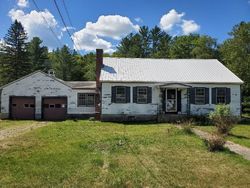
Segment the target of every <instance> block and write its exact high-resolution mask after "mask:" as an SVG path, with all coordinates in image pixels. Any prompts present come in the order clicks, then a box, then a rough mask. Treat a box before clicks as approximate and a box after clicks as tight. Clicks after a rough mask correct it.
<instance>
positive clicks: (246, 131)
mask: <svg viewBox="0 0 250 188" xmlns="http://www.w3.org/2000/svg"><path fill="white" fill-rule="evenodd" d="M197 128H199V129H201V130H204V131H207V132H210V133H212V132H215V131H216V127H214V126H198V127H197ZM226 139H227V140H230V141H232V142H235V143H237V144H240V145H242V146H246V147H249V148H250V125H236V126H235V127H234V128H233V129H232V130H231V132H230V133H229V135H228V136H227V137H226Z"/></svg>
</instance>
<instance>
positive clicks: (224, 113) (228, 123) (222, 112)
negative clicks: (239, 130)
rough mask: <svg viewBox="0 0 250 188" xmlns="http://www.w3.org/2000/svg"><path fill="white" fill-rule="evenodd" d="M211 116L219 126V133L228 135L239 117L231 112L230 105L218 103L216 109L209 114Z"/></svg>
mask: <svg viewBox="0 0 250 188" xmlns="http://www.w3.org/2000/svg"><path fill="white" fill-rule="evenodd" d="M209 118H210V119H211V121H212V122H213V123H214V124H215V126H216V127H217V131H218V133H219V134H224V135H228V133H229V132H230V130H231V129H232V128H233V126H234V124H235V123H236V121H237V118H236V117H234V116H233V115H232V114H231V112H230V107H229V106H228V105H224V104H219V105H216V107H215V110H214V111H213V112H211V113H210V114H209Z"/></svg>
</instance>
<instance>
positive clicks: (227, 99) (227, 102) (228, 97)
mask: <svg viewBox="0 0 250 188" xmlns="http://www.w3.org/2000/svg"><path fill="white" fill-rule="evenodd" d="M230 103H231V90H230V88H226V104H230Z"/></svg>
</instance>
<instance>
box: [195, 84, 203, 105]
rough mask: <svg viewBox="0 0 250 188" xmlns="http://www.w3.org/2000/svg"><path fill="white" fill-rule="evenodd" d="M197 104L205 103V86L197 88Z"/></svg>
mask: <svg viewBox="0 0 250 188" xmlns="http://www.w3.org/2000/svg"><path fill="white" fill-rule="evenodd" d="M195 104H205V88H199V87H197V88H195Z"/></svg>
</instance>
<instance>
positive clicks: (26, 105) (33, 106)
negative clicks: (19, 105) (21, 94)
mask: <svg viewBox="0 0 250 188" xmlns="http://www.w3.org/2000/svg"><path fill="white" fill-rule="evenodd" d="M12 106H13V104H12ZM15 106H16V104H15ZM23 106H24V108H35V105H34V104H24V105H23Z"/></svg>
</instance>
